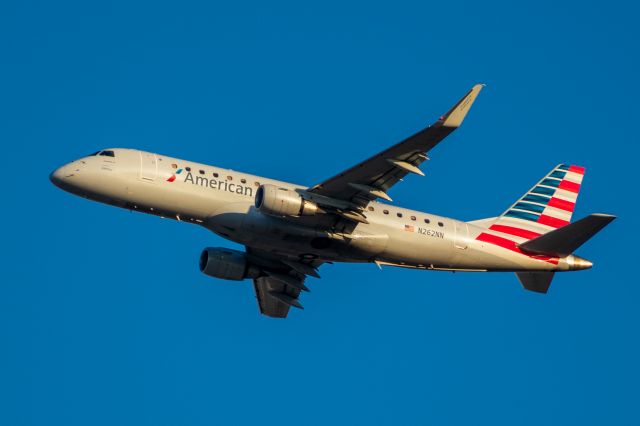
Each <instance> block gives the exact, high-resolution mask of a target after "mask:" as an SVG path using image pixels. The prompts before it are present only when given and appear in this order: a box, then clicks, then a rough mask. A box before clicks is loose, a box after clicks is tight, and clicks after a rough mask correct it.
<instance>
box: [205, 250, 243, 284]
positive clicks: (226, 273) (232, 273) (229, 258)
mask: <svg viewBox="0 0 640 426" xmlns="http://www.w3.org/2000/svg"><path fill="white" fill-rule="evenodd" d="M249 269H250V268H249V263H248V262H247V256H246V255H245V254H244V253H243V252H241V251H237V250H231V249H226V248H220V247H207V248H206V249H204V250H202V254H201V255H200V271H201V272H202V273H203V274H205V275H209V276H210V277H215V278H222V279H223V280H234V281H241V280H244V279H245V278H247V277H248V274H249Z"/></svg>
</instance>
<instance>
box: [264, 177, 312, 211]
mask: <svg viewBox="0 0 640 426" xmlns="http://www.w3.org/2000/svg"><path fill="white" fill-rule="evenodd" d="M255 206H256V209H258V211H259V212H260V213H265V214H268V215H271V216H293V217H300V216H313V215H315V214H316V213H317V212H318V205H317V204H316V203H314V202H312V201H309V200H305V199H304V198H302V196H301V195H300V194H298V193H297V192H296V191H293V190H290V189H287V188H280V187H278V186H275V185H269V184H265V185H260V188H258V190H257V191H256V199H255Z"/></svg>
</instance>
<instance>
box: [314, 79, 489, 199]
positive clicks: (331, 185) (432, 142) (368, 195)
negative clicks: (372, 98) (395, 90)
mask: <svg viewBox="0 0 640 426" xmlns="http://www.w3.org/2000/svg"><path fill="white" fill-rule="evenodd" d="M482 87H483V85H480V84H478V85H476V86H474V87H473V88H472V89H471V90H470V91H469V92H468V93H467V94H466V95H465V96H464V97H463V98H462V99H461V100H460V101H458V103H456V104H455V105H454V106H453V107H452V108H451V109H450V110H449V111H448V112H447V113H446V114H445V115H443V116H442V117H441V118H440V119H439V120H438V121H436V122H435V123H434V124H432V125H431V126H429V127H427V128H426V129H424V130H422V131H420V132H418V133H416V134H415V135H413V136H411V137H409V138H407V139H405V140H404V141H402V142H400V143H398V144H396V145H394V146H392V147H390V148H388V149H386V150H384V151H382V152H380V153H379V154H376V155H374V156H373V157H371V158H369V159H368V160H365V161H363V162H361V163H359V164H357V165H355V166H354V167H351V168H350V169H348V170H346V171H344V172H342V173H340V174H338V175H336V176H334V177H332V178H330V179H328V180H326V181H324V182H322V183H320V184H318V185H315V186H314V187H312V188H310V189H309V192H310V193H314V194H317V195H320V196H324V197H329V198H333V199H339V200H344V201H349V202H351V203H353V204H355V205H357V206H366V205H367V204H368V203H369V201H371V200H373V199H376V198H382V199H385V200H388V201H390V200H391V198H390V197H389V196H388V195H387V191H388V190H389V188H391V187H392V186H393V185H395V184H396V183H397V182H398V181H400V180H401V179H402V178H403V177H404V176H406V175H407V174H408V173H414V174H418V175H423V173H422V171H421V170H420V169H419V166H420V164H422V163H423V162H424V161H425V160H427V159H428V157H427V152H428V151H429V150H431V149H432V148H433V147H434V146H436V145H437V144H438V143H439V142H440V141H441V140H443V139H444V138H445V137H447V136H448V135H449V134H450V133H451V132H453V131H454V130H455V129H457V128H458V127H459V126H460V124H462V121H463V120H464V117H465V116H466V114H467V112H468V111H469V109H470V108H471V105H472V104H473V102H474V100H475V98H476V96H477V95H478V93H480V90H482Z"/></svg>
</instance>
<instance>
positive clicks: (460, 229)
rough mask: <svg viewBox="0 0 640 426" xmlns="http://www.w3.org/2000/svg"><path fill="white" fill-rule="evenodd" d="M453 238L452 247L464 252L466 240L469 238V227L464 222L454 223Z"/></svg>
mask: <svg viewBox="0 0 640 426" xmlns="http://www.w3.org/2000/svg"><path fill="white" fill-rule="evenodd" d="M454 227H455V238H454V245H455V247H456V248H457V249H460V250H464V249H466V248H467V238H468V237H469V226H468V225H467V224H466V223H465V222H458V221H455V224H454Z"/></svg>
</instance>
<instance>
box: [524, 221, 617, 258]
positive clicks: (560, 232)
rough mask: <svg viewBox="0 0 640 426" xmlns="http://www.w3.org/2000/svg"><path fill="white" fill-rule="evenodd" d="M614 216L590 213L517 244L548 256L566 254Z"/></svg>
mask: <svg viewBox="0 0 640 426" xmlns="http://www.w3.org/2000/svg"><path fill="white" fill-rule="evenodd" d="M615 218H616V217H615V216H613V215H608V214H600V213H596V214H592V215H589V216H587V217H585V218H582V219H580V220H579V221H577V222H574V223H571V224H569V225H567V226H564V227H562V228H560V229H556V230H555V231H551V232H549V233H547V234H544V235H542V236H540V237H537V238H534V239H532V240H529V241H526V242H524V243H522V244H519V245H518V247H519V248H521V249H522V250H525V251H528V252H531V253H536V254H544V255H548V256H558V257H564V256H568V255H570V254H571V253H573V252H574V251H576V249H577V248H578V247H580V246H581V245H582V244H584V243H586V242H587V241H588V240H589V239H590V238H591V237H593V236H594V235H595V234H597V233H598V231H600V230H601V229H602V228H604V227H605V226H607V225H608V224H609V223H611V221H613V220H614V219H615Z"/></svg>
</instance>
